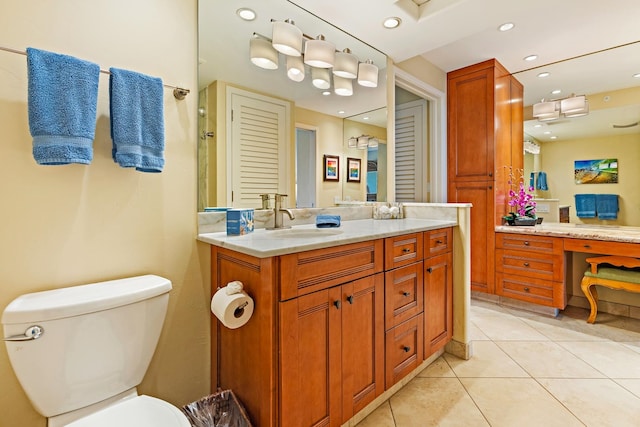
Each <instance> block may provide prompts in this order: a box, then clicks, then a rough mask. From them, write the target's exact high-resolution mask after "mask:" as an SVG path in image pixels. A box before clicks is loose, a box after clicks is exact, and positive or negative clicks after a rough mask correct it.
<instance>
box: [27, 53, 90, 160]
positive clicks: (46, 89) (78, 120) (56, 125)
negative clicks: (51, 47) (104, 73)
mask: <svg viewBox="0 0 640 427" xmlns="http://www.w3.org/2000/svg"><path fill="white" fill-rule="evenodd" d="M27 76H28V80H29V83H28V111H29V131H30V132H31V136H32V137H33V157H34V158H35V160H36V162H37V163H38V164H40V165H66V164H69V163H81V164H89V163H91V160H92V159H93V138H94V136H95V129H96V111H97V105H98V80H99V79H100V66H99V65H98V64H94V63H92V62H88V61H83V60H81V59H77V58H74V57H72V56H67V55H61V54H58V53H53V52H47V51H44V50H39V49H34V48H31V47H30V48H27Z"/></svg>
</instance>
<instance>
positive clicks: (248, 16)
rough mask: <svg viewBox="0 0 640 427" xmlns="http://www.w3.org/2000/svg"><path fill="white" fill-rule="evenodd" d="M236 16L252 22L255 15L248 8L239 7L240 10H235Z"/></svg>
mask: <svg viewBox="0 0 640 427" xmlns="http://www.w3.org/2000/svg"><path fill="white" fill-rule="evenodd" d="M236 15H238V16H239V17H240V18H242V19H244V20H245V21H253V20H254V19H256V13H255V12H254V11H253V10H252V9H249V8H248V7H241V8H240V9H238V10H236Z"/></svg>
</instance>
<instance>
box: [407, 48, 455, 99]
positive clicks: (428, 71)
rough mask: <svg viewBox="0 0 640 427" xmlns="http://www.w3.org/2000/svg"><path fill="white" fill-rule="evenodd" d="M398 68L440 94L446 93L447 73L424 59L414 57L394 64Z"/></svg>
mask: <svg viewBox="0 0 640 427" xmlns="http://www.w3.org/2000/svg"><path fill="white" fill-rule="evenodd" d="M396 66H397V67H398V68H400V69H401V70H403V71H406V72H407V73H409V74H412V75H413V76H414V77H416V78H417V79H419V80H421V81H423V82H425V83H427V84H429V85H431V86H432V87H434V88H435V89H438V90H440V91H442V92H446V91H447V73H445V72H444V71H442V70H441V69H440V68H438V67H436V66H435V65H433V64H432V63H431V62H429V61H427V60H426V59H424V58H423V57H422V56H414V57H413V58H409V59H407V60H406V61H402V62H399V63H397V64H396Z"/></svg>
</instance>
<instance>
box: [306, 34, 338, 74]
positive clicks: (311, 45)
mask: <svg viewBox="0 0 640 427" xmlns="http://www.w3.org/2000/svg"><path fill="white" fill-rule="evenodd" d="M335 61H336V46H335V45H334V44H333V43H331V42H328V41H326V40H325V39H324V35H322V34H320V35H319V36H318V37H317V38H315V39H313V40H307V42H306V43H305V45H304V63H305V64H307V65H309V66H311V67H317V68H331V67H333V64H334V63H335Z"/></svg>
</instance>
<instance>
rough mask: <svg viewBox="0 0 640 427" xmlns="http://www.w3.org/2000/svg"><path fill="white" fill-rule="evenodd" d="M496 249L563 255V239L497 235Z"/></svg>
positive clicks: (525, 235)
mask: <svg viewBox="0 0 640 427" xmlns="http://www.w3.org/2000/svg"><path fill="white" fill-rule="evenodd" d="M496 247H497V248H501V249H514V250H517V251H527V252H543V253H554V254H560V253H562V239H560V238H557V237H548V236H535V235H531V234H515V233H514V234H509V233H496Z"/></svg>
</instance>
